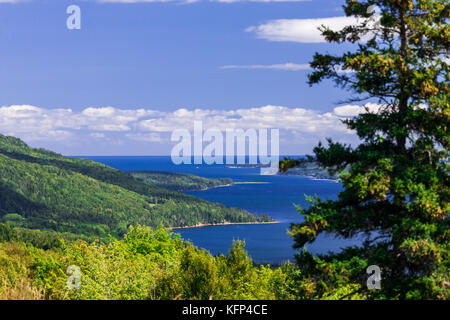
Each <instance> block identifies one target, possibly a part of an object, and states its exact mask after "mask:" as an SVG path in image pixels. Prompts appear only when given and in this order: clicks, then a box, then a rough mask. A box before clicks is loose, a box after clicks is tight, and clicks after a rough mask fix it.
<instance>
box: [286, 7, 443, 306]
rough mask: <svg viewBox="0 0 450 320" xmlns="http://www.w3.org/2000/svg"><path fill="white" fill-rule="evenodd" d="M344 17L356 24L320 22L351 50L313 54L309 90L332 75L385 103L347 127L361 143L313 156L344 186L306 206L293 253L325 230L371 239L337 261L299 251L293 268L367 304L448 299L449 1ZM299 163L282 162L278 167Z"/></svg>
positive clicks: (331, 146)
mask: <svg viewBox="0 0 450 320" xmlns="http://www.w3.org/2000/svg"><path fill="white" fill-rule="evenodd" d="M375 6H376V7H375ZM374 8H376V10H373V9H374ZM344 10H345V13H346V15H347V16H350V17H354V18H355V22H354V24H353V25H349V26H347V27H345V28H344V29H342V30H339V31H333V30H331V29H329V28H327V27H325V26H323V27H322V28H321V31H322V35H323V36H324V37H325V38H326V40H327V41H328V42H330V43H335V44H341V43H344V42H347V43H348V42H350V43H353V46H352V47H353V48H354V49H352V50H351V51H349V52H346V53H345V54H343V55H341V56H334V55H330V54H319V53H317V54H315V56H314V60H313V61H312V63H311V66H312V68H313V69H314V70H313V72H312V73H311V74H310V75H309V84H310V85H314V84H317V83H319V82H321V81H323V80H325V79H330V80H332V81H334V82H335V84H336V85H337V86H338V87H341V88H344V89H347V90H348V91H350V92H351V95H352V96H351V98H350V99H349V100H350V101H364V100H367V101H370V102H376V103H377V104H378V105H379V106H380V107H379V108H378V110H369V109H368V108H366V112H364V113H361V114H360V115H358V116H356V117H354V118H348V119H346V120H344V121H343V122H344V123H345V124H346V126H347V127H348V128H350V129H352V130H354V131H355V132H356V133H357V135H358V136H359V138H360V140H361V143H360V144H359V145H358V146H357V147H351V146H349V145H346V144H342V143H337V142H334V141H332V140H331V139H329V140H328V145H326V146H325V145H322V144H320V143H319V145H318V146H317V147H316V148H315V149H314V154H315V158H316V160H317V161H318V162H319V163H320V165H321V166H323V167H326V168H329V170H330V171H334V172H340V177H341V181H342V184H343V188H344V190H343V191H342V192H341V193H340V194H339V196H338V199H337V200H336V201H331V200H320V199H318V198H315V199H310V200H311V202H312V204H311V206H310V207H309V208H307V209H299V210H300V213H301V214H303V215H304V222H302V223H300V224H295V225H292V226H291V235H292V237H293V238H294V240H295V245H294V247H296V248H302V247H303V246H304V245H305V244H307V243H311V242H314V241H315V239H316V238H317V236H318V235H319V234H321V233H328V234H333V235H335V236H338V237H343V238H352V237H355V236H363V237H364V239H365V240H364V242H363V245H361V246H359V247H349V248H345V249H343V250H342V251H341V252H339V253H334V254H328V255H321V256H317V257H313V256H312V255H311V254H309V253H308V252H307V251H303V252H301V253H299V254H298V256H297V260H298V264H299V266H300V268H301V271H302V275H303V277H304V278H305V279H308V280H309V281H310V283H311V288H312V289H311V288H309V289H311V290H313V291H314V292H315V295H316V296H318V297H323V296H324V295H326V294H327V292H329V291H330V290H335V289H337V288H339V287H342V286H343V285H345V284H348V283H355V284H359V286H357V290H355V291H359V292H358V293H361V292H363V293H364V294H367V296H369V297H372V298H388V299H393V298H399V299H449V298H450V287H449V286H450V285H449V282H450V280H449V269H450V260H449V259H450V258H449V251H450V250H449V249H450V230H449V211H450V204H449V198H450V195H449V161H448V159H449V142H450V135H449V132H448V125H449V123H450V107H449V104H450V95H449V80H450V74H449V64H448V63H449V60H448V59H449V41H450V27H449V25H448V19H449V13H450V4H449V2H448V0H414V1H413V0H381V1H373V0H365V1H358V0H346V4H345V5H344ZM298 164H299V163H298V162H296V161H292V160H290V159H286V160H285V161H283V162H281V163H280V169H281V170H288V169H289V168H290V167H292V166H295V165H298ZM369 265H378V266H380V267H381V269H382V275H381V279H382V281H381V290H371V291H369V290H367V288H366V280H367V278H368V275H367V274H366V268H367V266H369ZM311 290H310V291H311ZM366 290H367V291H366ZM351 295H352V292H350V293H349V294H348V295H347V294H346V296H347V297H351Z"/></svg>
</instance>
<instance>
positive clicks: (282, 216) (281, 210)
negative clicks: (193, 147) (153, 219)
mask: <svg viewBox="0 0 450 320" xmlns="http://www.w3.org/2000/svg"><path fill="white" fill-rule="evenodd" d="M88 158H89V159H91V160H94V161H97V162H100V163H104V164H106V165H108V166H111V167H113V168H116V169H119V170H123V171H138V170H158V171H168V172H179V173H190V174H195V175H198V176H202V177H207V178H232V179H233V180H234V181H236V182H255V183H252V184H235V185H233V186H229V187H220V188H213V189H209V190H205V191H195V192H189V194H191V195H194V196H196V197H199V198H203V199H206V200H208V201H212V202H218V203H221V204H224V205H226V206H228V207H239V208H243V209H245V210H247V211H249V212H252V213H256V214H259V213H267V214H269V215H270V216H272V217H273V218H274V219H275V220H277V221H279V223H276V224H261V225H230V226H213V227H202V228H192V229H182V230H177V232H179V233H180V234H181V236H182V237H183V238H184V239H186V240H189V241H191V242H193V243H194V244H195V245H197V246H199V247H201V248H205V249H207V250H209V251H210V252H211V253H212V254H214V255H216V254H220V253H224V254H225V253H226V252H227V251H228V250H229V248H230V247H231V245H232V242H233V239H236V240H237V239H239V240H245V242H246V249H247V251H248V252H249V255H250V256H251V257H252V258H253V260H254V261H257V262H266V263H281V262H284V261H287V260H291V261H292V260H293V259H294V254H295V250H294V249H292V244H293V240H292V238H290V237H289V236H288V235H287V231H288V229H289V226H290V224H291V223H295V222H301V221H302V217H301V216H300V215H299V214H298V212H297V210H296V208H295V207H294V204H297V205H299V206H301V207H306V206H308V203H307V202H306V200H305V195H310V196H313V195H318V196H319V197H321V198H323V199H326V198H328V199H334V198H336V196H337V194H338V192H339V191H340V190H341V189H342V187H341V185H340V184H339V183H337V182H334V181H327V180H314V179H311V178H308V177H300V176H278V175H260V169H258V168H227V167H226V166H225V165H204V164H203V165H184V164H182V165H175V164H173V163H172V161H171V159H170V157H169V156H157V157H88ZM358 243H360V240H358V239H354V240H343V239H335V238H334V237H327V236H321V237H319V238H318V239H317V240H316V241H315V242H314V243H313V244H310V245H308V246H307V249H308V250H309V251H310V252H312V253H315V254H317V253H326V252H328V251H337V250H339V249H340V248H342V247H345V246H348V245H354V244H358Z"/></svg>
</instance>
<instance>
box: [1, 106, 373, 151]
mask: <svg viewBox="0 0 450 320" xmlns="http://www.w3.org/2000/svg"><path fill="white" fill-rule="evenodd" d="M379 108H380V106H379V105H376V104H366V105H365V106H364V107H362V106H357V105H347V106H341V107H336V108H334V110H333V111H332V112H319V111H316V110H313V109H308V108H291V107H286V106H277V105H266V106H261V107H254V108H241V109H234V110H231V109H225V110H217V109H186V108H180V109H177V110H175V111H171V112H164V111H159V110H153V109H142V108H141V109H120V108H115V107H111V106H109V107H98V108H96V107H88V108H85V109H83V110H81V111H73V110H72V109H68V108H66V109H65V108H57V109H45V108H41V107H37V106H31V105H11V106H3V107H0V133H2V134H5V135H12V136H17V137H19V138H22V139H24V140H25V141H27V142H33V141H46V142H48V143H54V142H58V141H59V142H61V143H64V144H66V145H71V144H73V143H75V144H78V145H79V146H80V147H79V148H80V150H84V148H85V147H86V144H90V145H91V149H93V150H95V146H96V144H99V143H101V145H99V146H102V148H103V149H104V150H106V151H105V152H107V150H108V147H107V146H108V144H110V145H115V146H121V148H122V147H123V148H126V147H127V146H129V145H130V144H132V143H138V144H139V143H141V144H145V145H148V144H155V143H156V144H160V145H164V146H166V147H168V146H170V144H171V142H170V135H171V133H172V131H174V130H176V129H188V130H190V131H192V130H193V125H194V121H196V120H200V121H202V123H203V128H204V130H206V129H213V128H214V129H219V130H221V131H222V132H225V131H226V130H227V129H232V130H233V129H244V130H246V129H264V128H266V129H271V128H278V129H280V139H281V143H282V144H283V143H285V144H286V145H287V146H291V145H295V144H302V143H303V144H308V146H313V145H314V143H317V142H318V141H319V140H321V139H323V138H325V137H330V136H331V137H334V138H336V139H340V140H341V141H349V140H351V141H355V135H354V133H353V132H351V131H350V130H349V129H347V128H346V126H345V125H344V124H342V122H341V119H343V118H346V117H352V116H355V115H358V114H360V113H362V112H366V109H367V110H369V111H371V112H376V111H377V110H378V109H379ZM283 141H284V142H283ZM308 148H309V147H308ZM80 153H81V152H80Z"/></svg>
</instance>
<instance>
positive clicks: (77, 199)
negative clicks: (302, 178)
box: [0, 135, 271, 237]
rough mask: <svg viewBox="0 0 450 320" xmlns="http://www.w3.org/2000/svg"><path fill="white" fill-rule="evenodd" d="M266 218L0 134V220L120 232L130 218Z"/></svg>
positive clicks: (184, 221) (154, 222)
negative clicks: (154, 184) (38, 147)
mask: <svg viewBox="0 0 450 320" xmlns="http://www.w3.org/2000/svg"><path fill="white" fill-rule="evenodd" d="M269 220H271V219H270V218H269V217H267V216H265V215H264V216H261V217H257V216H255V215H253V214H251V213H249V212H247V211H245V210H242V209H238V208H227V207H225V206H223V205H220V204H215V203H211V202H208V201H205V200H202V199H197V198H195V197H192V196H189V195H186V194H183V193H179V192H175V191H172V190H168V189H164V188H160V187H157V186H153V185H149V184H147V183H145V182H143V181H140V180H138V179H135V178H134V177H132V176H131V175H130V174H128V173H125V172H121V171H119V170H116V169H113V168H110V167H108V166H105V165H102V164H99V163H96V162H94V161H90V160H86V159H72V158H67V157H63V156H61V155H58V154H56V153H53V152H51V151H47V150H43V149H33V148H30V147H28V146H27V145H26V144H25V143H23V142H22V141H21V140H20V139H17V138H14V137H5V136H2V135H0V222H4V223H7V224H9V225H13V226H16V227H23V228H31V229H43V230H55V231H58V232H62V233H73V234H79V235H86V236H97V237H106V236H107V235H108V234H111V235H113V236H119V237H120V236H122V235H124V234H125V233H126V232H127V230H128V227H129V226H130V225H134V224H142V225H148V226H152V227H156V226H158V225H160V224H162V225H165V226H167V227H182V226H190V225H196V224H199V223H205V224H216V223H224V222H261V221H269Z"/></svg>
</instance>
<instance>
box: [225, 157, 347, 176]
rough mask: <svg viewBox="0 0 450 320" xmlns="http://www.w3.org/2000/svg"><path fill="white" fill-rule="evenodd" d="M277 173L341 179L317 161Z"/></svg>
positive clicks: (230, 166)
mask: <svg viewBox="0 0 450 320" xmlns="http://www.w3.org/2000/svg"><path fill="white" fill-rule="evenodd" d="M226 167H227V168H268V167H270V165H264V164H233V165H228V166H226ZM276 174H277V175H286V176H305V177H310V178H313V179H320V180H333V181H339V176H338V174H331V173H330V172H328V169H326V168H322V167H320V165H319V163H318V162H317V161H311V162H305V163H303V164H302V165H301V166H299V167H294V168H290V169H289V170H288V171H286V172H277V173H276Z"/></svg>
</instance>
